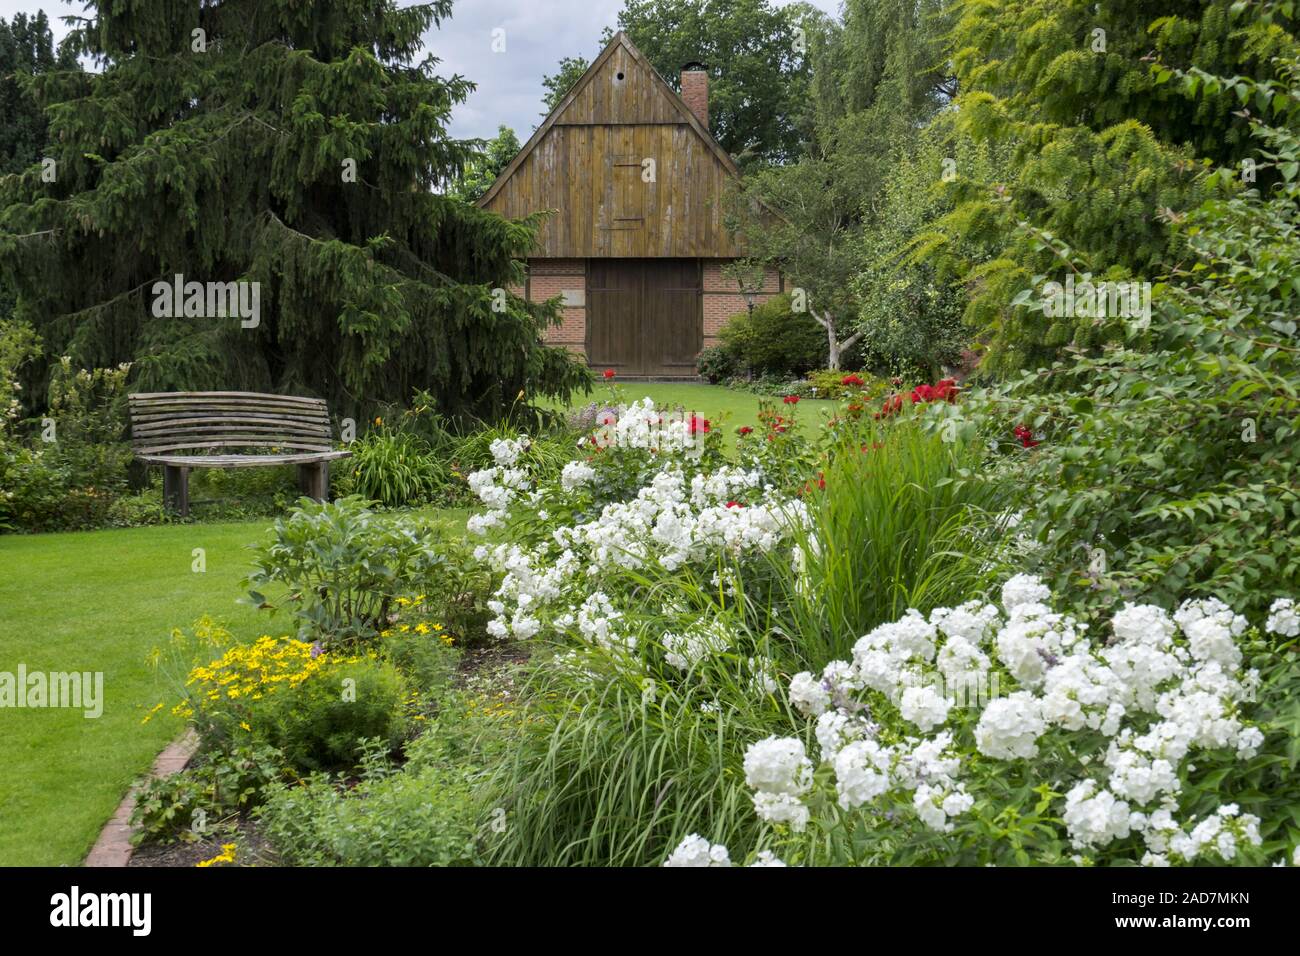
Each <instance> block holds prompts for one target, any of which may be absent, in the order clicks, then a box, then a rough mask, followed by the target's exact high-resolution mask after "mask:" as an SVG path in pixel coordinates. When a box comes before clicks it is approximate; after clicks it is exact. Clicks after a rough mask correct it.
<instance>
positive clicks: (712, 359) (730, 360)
mask: <svg viewBox="0 0 1300 956" xmlns="http://www.w3.org/2000/svg"><path fill="white" fill-rule="evenodd" d="M695 371H696V372H697V373H698V374H699V376H700V378H702V379H704V380H705V381H706V382H709V383H711V384H713V385H717V384H718V383H719V382H724V381H726V380H727V379H729V378H733V377H735V376H737V375H739V374H740V372H741V371H742V367H741V364H740V360H739V359H738V358H737V356H736V353H735V352H733V351H732V350H731V349H729V348H727V347H726V346H725V345H710V346H709V347H708V348H705V349H702V350H701V351H700V354H699V357H698V358H697V359H696V360H695Z"/></svg>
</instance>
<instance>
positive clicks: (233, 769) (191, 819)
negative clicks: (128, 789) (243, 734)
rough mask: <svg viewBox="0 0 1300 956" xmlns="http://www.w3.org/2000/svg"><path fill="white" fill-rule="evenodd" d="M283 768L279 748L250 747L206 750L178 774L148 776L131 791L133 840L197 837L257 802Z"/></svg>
mask: <svg viewBox="0 0 1300 956" xmlns="http://www.w3.org/2000/svg"><path fill="white" fill-rule="evenodd" d="M283 767H284V763H283V760H282V757H281V754H280V753H279V751H277V750H275V749H274V748H272V747H266V746H261V745H254V746H243V747H235V748H233V749H232V750H230V751H229V752H211V753H206V754H203V755H201V756H199V757H198V758H196V760H195V763H194V764H193V765H192V766H190V767H187V768H185V769H184V770H182V771H180V772H179V773H173V774H167V775H164V776H161V777H150V778H149V779H148V780H147V781H146V782H145V783H144V785H143V786H142V787H140V789H139V790H138V791H137V793H136V801H135V810H134V811H133V812H132V814H131V825H132V826H133V827H136V828H137V831H136V833H135V835H134V836H133V837H132V839H133V840H134V841H135V842H136V843H137V844H139V843H173V842H175V841H176V840H186V839H188V840H195V839H201V838H202V837H203V836H204V835H206V834H207V833H208V832H210V830H211V828H213V827H215V826H216V825H218V824H219V823H220V822H221V821H222V820H224V819H226V818H228V817H231V816H233V815H235V814H238V813H242V812H245V811H247V810H250V809H252V808H253V807H254V806H256V805H257V804H258V803H259V802H261V798H262V792H263V790H264V789H265V788H266V787H268V786H269V785H270V784H272V783H273V782H275V781H277V780H279V779H280V778H282V777H283V775H284V770H283ZM196 815H197V816H196Z"/></svg>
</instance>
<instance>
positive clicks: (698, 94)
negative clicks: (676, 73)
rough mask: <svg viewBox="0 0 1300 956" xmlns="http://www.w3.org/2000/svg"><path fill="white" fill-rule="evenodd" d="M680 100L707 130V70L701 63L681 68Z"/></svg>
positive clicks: (688, 64)
mask: <svg viewBox="0 0 1300 956" xmlns="http://www.w3.org/2000/svg"><path fill="white" fill-rule="evenodd" d="M682 99H683V100H685V101H686V105H687V107H688V108H689V109H690V111H691V112H692V113H694V114H695V118H696V119H697V120H699V121H700V125H701V126H703V127H704V128H705V129H708V128H709V68H708V67H707V66H705V65H704V64H703V63H687V64H686V65H685V66H683V67H682Z"/></svg>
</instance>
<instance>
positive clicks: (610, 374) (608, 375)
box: [605, 368, 618, 379]
mask: <svg viewBox="0 0 1300 956" xmlns="http://www.w3.org/2000/svg"><path fill="white" fill-rule="evenodd" d="M617 374H618V373H617V372H615V371H614V370H613V369H612V368H607V369H605V378H607V379H608V378H613V377H614V376H615V375H617Z"/></svg>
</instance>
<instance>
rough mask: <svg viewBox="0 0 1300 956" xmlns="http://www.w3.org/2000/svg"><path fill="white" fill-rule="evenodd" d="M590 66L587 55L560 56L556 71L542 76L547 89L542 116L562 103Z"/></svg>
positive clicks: (543, 98) (543, 100) (543, 99)
mask: <svg viewBox="0 0 1300 956" xmlns="http://www.w3.org/2000/svg"><path fill="white" fill-rule="evenodd" d="M606 42H608V41H606ZM589 66H591V64H590V63H589V62H588V61H587V59H586V57H581V56H562V57H560V62H559V63H558V64H557V65H556V69H555V72H554V73H553V74H549V73H548V74H547V75H546V76H544V77H542V86H543V87H544V88H545V89H546V94H545V95H544V96H543V97H542V103H543V105H544V106H545V109H544V110H543V111H542V116H548V115H549V114H550V112H551V110H553V109H555V107H557V106H559V105H560V101H561V100H563V99H564V98H565V97H566V96H568V95H569V90H571V89H573V87H574V84H576V83H577V82H578V81H579V80H580V79H582V74H584V73H586V72H587V68H588V67H589Z"/></svg>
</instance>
